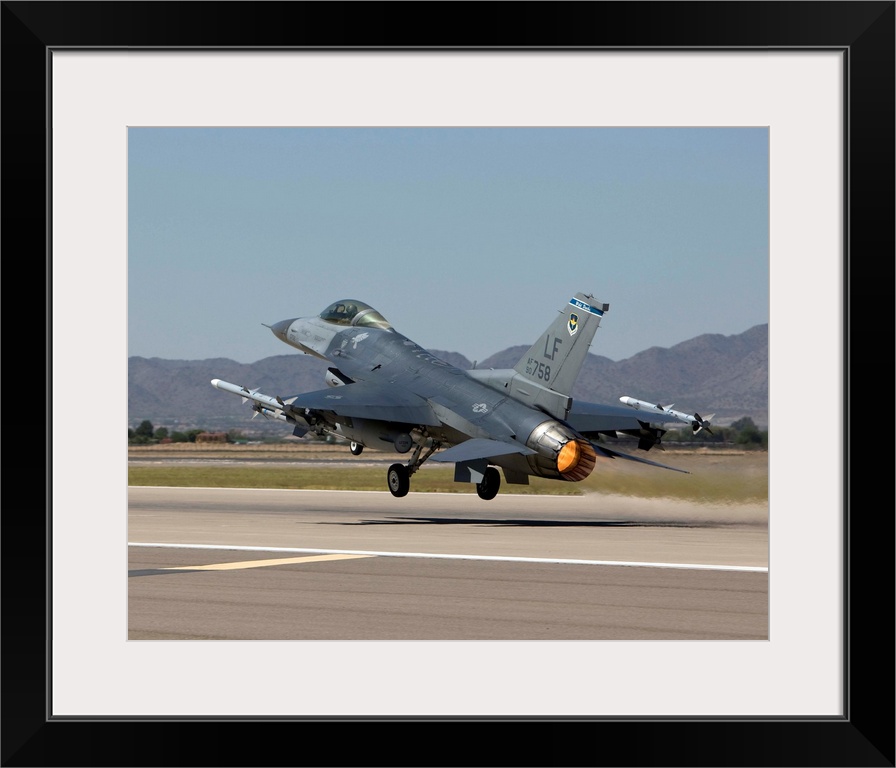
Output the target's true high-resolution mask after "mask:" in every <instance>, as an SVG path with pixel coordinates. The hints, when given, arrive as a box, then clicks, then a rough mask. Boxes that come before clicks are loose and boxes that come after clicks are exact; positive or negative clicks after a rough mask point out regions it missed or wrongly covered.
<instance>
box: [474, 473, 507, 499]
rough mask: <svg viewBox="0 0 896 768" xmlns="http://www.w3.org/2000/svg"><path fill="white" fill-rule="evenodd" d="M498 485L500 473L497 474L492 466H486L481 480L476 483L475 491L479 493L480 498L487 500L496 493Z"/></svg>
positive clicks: (499, 484) (499, 483)
mask: <svg viewBox="0 0 896 768" xmlns="http://www.w3.org/2000/svg"><path fill="white" fill-rule="evenodd" d="M500 487H501V475H500V474H498V470H497V469H495V468H494V467H488V468H486V470H485V474H484V475H483V476H482V482H481V483H476V493H478V494H479V498H480V499H485V500H486V501H488V500H489V499H493V498H495V496H497V495H498V489H499V488H500Z"/></svg>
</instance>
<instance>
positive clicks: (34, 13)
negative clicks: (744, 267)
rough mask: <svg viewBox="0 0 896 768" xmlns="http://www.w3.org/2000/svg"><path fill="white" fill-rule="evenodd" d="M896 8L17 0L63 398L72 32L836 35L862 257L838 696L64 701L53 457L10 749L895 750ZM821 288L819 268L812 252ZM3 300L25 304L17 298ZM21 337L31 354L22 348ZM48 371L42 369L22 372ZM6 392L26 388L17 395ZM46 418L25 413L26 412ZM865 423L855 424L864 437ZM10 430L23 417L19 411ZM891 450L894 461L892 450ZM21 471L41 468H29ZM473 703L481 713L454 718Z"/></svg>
mask: <svg viewBox="0 0 896 768" xmlns="http://www.w3.org/2000/svg"><path fill="white" fill-rule="evenodd" d="M894 8H896V4H894V2H836V1H831V2H815V1H814V0H806V2H775V1H772V2H712V1H708V2H694V3H691V2H681V3H678V2H573V3H566V2H555V3H541V2H531V3H513V2H509V3H492V2H477V3H442V2H433V3H425V4H424V3H385V4H381V3H369V4H368V3H351V2H345V3H326V2H319V3H306V2H220V3H219V2H166V1H161V2H117V1H115V0H113V1H110V2H79V1H77V0H72V1H71V2H3V3H2V17H0V18H2V41H0V42H2V48H0V54H2V65H3V66H2V103H3V111H2V116H3V117H2V120H3V130H2V149H3V164H2V192H3V209H2V216H3V228H2V238H3V240H2V242H3V244H4V245H5V246H7V248H6V249H5V253H6V257H7V258H6V263H7V266H8V267H9V266H13V265H14V266H16V268H17V272H16V273H14V274H12V275H11V276H12V277H13V278H15V279H14V282H12V283H8V285H12V286H13V288H14V289H16V290H17V289H18V286H19V285H20V284H21V282H20V278H21V276H22V275H23V274H24V270H25V269H26V267H27V280H25V281H24V284H26V285H29V286H30V285H36V284H43V285H44V287H45V288H46V290H45V291H44V296H43V302H44V307H45V311H44V312H43V313H41V315H39V316H40V317H42V318H43V319H44V321H45V322H46V327H45V334H44V337H45V339H46V342H47V346H46V349H45V354H44V357H43V358H42V359H40V360H38V362H37V364H36V365H37V367H38V368H43V369H44V370H45V372H46V374H47V375H46V377H45V381H46V394H47V398H48V399H49V398H50V395H51V387H50V373H51V371H50V366H49V354H48V350H49V349H50V343H51V338H50V323H49V311H50V308H49V302H48V300H47V292H48V290H49V288H48V285H49V283H48V278H49V263H50V258H49V245H50V243H51V239H50V237H49V232H48V224H49V222H48V217H47V211H48V180H49V160H48V143H47V139H48V134H49V126H50V124H51V123H50V120H51V117H52V116H51V115H50V113H49V107H48V92H49V91H48V89H49V87H50V79H49V63H50V55H49V54H50V52H51V51H53V50H59V49H62V48H73V49H94V48H120V49H123V48H135V49H137V48H144V47H151V48H163V49H164V48H189V49H196V50H211V49H220V50H228V49H232V48H233V47H240V48H253V47H259V48H271V47H282V48H295V47H323V48H332V49H344V50H348V49H358V48H371V47H377V48H380V47H384V48H398V49H432V48H443V47H445V48H452V49H457V48H460V49H463V48H482V49H489V50H498V51H500V50H511V49H516V50H533V49H539V48H544V49H557V48H563V49H581V50H588V49H596V48H600V49H608V50H609V49H627V50H649V49H654V48H661V49H669V48H685V49H687V48H694V49H701V50H707V49H710V50H711V49H718V50H729V49H737V48H745V49H755V48H768V49H776V50H780V49H784V50H787V49H789V50H793V51H797V52H798V51H806V50H815V49H818V50H822V49H823V50H832V49H836V50H841V51H843V53H844V54H845V56H844V60H845V66H844V78H845V79H844V82H845V84H846V93H847V105H846V107H847V108H846V110H845V125H844V136H845V150H846V152H845V155H846V158H847V168H846V173H845V175H844V184H845V189H844V201H845V203H844V205H845V209H844V221H845V228H844V248H845V250H844V252H845V253H846V254H847V258H846V263H845V264H844V275H843V277H844V280H843V286H844V297H843V302H844V307H845V309H846V312H845V317H844V319H843V328H842V332H843V338H844V348H845V360H844V375H845V381H844V390H843V391H844V393H845V394H844V396H845V402H844V403H843V411H844V414H845V418H846V423H845V430H844V435H845V440H846V445H845V446H844V457H845V459H844V467H843V470H844V483H843V487H844V512H845V520H844V563H845V583H844V585H843V590H844V604H845V607H846V612H845V616H844V621H845V626H846V631H845V637H844V670H845V679H844V681H843V697H844V698H843V700H844V713H845V714H844V716H843V717H837V718H820V717H806V718H800V717H786V718H776V717H773V716H769V717H767V718H741V719H729V718H724V717H709V718H699V719H697V718H676V717H670V718H658V719H627V718H599V719H597V718H596V719H587V718H573V719H569V720H564V719H561V718H521V719H513V718H482V719H480V718H457V719H451V718H426V717H420V718H407V719H399V720H396V719H390V718H376V717H370V718H354V719H353V718H342V719H339V720H333V719H326V718H321V719H305V720H302V721H301V722H296V721H293V720H286V719H283V720H281V719H277V718H272V719H262V718H244V719H242V718H221V719H213V718H203V719H186V718H185V719H177V718H159V719H149V718H148V719H129V718H120V717H111V718H109V719H105V720H103V719H91V718H70V719H65V720H60V719H56V718H51V717H49V715H48V690H49V672H50V668H49V662H50V659H49V648H50V645H49V635H48V616H49V610H48V589H49V584H50V579H49V576H50V574H49V557H48V553H49V542H48V519H49V510H50V508H51V503H52V500H51V498H50V496H49V477H48V473H47V472H44V474H43V476H42V478H41V481H40V482H39V485H40V486H45V487H46V488H47V497H46V500H47V503H46V512H45V514H40V513H39V511H36V510H34V509H33V508H32V507H31V505H28V504H20V503H16V504H14V505H11V504H7V509H6V514H5V515H3V522H2V525H3V534H4V535H3V537H2V555H3V558H2V567H3V576H4V578H3V580H2V604H0V606H2V620H3V642H2V665H3V667H2V676H0V685H2V735H3V738H2V745H0V748H2V765H4V766H63V765H64V766H76V765H89V766H107V765H108V766H138V765H216V766H231V765H234V766H236V765H295V764H313V765H378V764H386V765H393V766H395V765H471V764H481V765H562V766H571V765H617V766H628V765H632V766H635V765H638V766H654V765H656V766H659V765H663V766H708V765H715V766H720V765H731V766H739V765H745V766H746V765H749V766H893V765H894V754H896V750H894V722H896V716H894V700H896V696H894V663H893V661H894V659H893V656H894V654H893V648H894V578H893V576H894V569H893V565H894V547H893V542H894V516H893V509H894V504H893V502H892V497H891V496H890V494H891V493H892V490H891V489H892V483H891V478H892V458H891V456H892V453H891V451H892V448H891V445H890V440H889V439H883V440H882V439H881V437H882V435H881V434H880V433H881V432H882V433H883V435H885V436H886V437H887V438H889V434H890V431H891V426H890V424H889V423H888V422H889V418H888V417H887V416H886V414H884V415H883V417H881V414H880V413H879V412H878V411H879V409H875V412H873V413H872V414H869V415H868V417H867V418H863V413H864V411H863V408H865V407H867V405H868V403H867V402H866V399H867V398H868V397H869V396H870V397H872V398H873V399H874V401H875V402H877V403H880V402H883V403H886V402H888V400H889V398H888V397H887V394H888V393H889V392H892V391H893V390H892V386H891V385H892V380H891V379H890V378H889V377H890V375H891V371H892V358H891V354H892V350H893V349H894V346H893V343H892V333H893V327H894V324H893V317H894V301H893V299H894V297H893V291H894V274H893V270H894V253H896V248H894V143H896V141H894V71H896V69H894V61H896V60H894V18H896V16H894ZM424 14H425V15H424ZM417 18H419V19H421V20H422V19H424V18H437V19H438V23H437V24H422V23H420V24H416V25H414V31H413V32H412V33H408V32H404V33H403V34H400V33H399V30H407V29H408V26H407V23H408V20H409V19H410V20H411V21H413V20H414V19H417ZM409 39H410V41H411V42H408V40H409ZM32 251H38V252H40V251H43V253H44V254H45V255H44V258H43V259H32V258H31V256H30V254H31V252H32ZM26 254H28V256H27V258H25V255H26ZM34 264H38V265H39V267H38V269H39V272H40V278H43V279H40V278H35V275H34V274H33V265H34ZM809 269H810V268H809V267H808V266H807V271H809ZM807 288H808V289H810V290H811V276H810V275H808V274H807ZM17 306H21V305H17ZM7 308H9V309H12V305H11V304H9V303H8V304H7ZM12 311H15V312H16V314H18V312H19V310H18V309H12ZM25 314H26V316H27V317H28V323H27V325H26V327H25V328H24V329H23V328H22V324H21V323H19V322H12V323H11V322H9V320H10V319H11V318H8V322H7V334H6V340H7V342H9V341H10V340H11V339H13V338H15V339H16V340H17V341H18V340H19V339H20V338H22V337H23V336H24V334H22V331H23V330H25V331H26V332H27V335H28V338H29V340H31V339H33V337H34V336H35V335H38V334H35V333H34V325H35V322H34V318H35V316H36V315H37V314H38V313H37V312H35V311H34V310H33V309H30V308H29V309H28V310H27V311H26V312H25ZM37 325H40V323H39V322H38V323H37ZM13 331H15V336H13ZM869 335H870V336H873V342H871V343H872V344H873V346H871V347H869V346H868V343H869V342H867V341H863V339H865V338H867V337H868V336H869ZM882 335H883V336H885V339H884V340H885V341H886V342H887V343H886V344H884V345H880V343H879V337H880V336H882ZM32 346H33V344H32ZM20 350H23V347H22V345H21V344H13V346H12V347H9V346H7V353H8V354H7V359H8V360H10V359H11V360H13V361H16V359H17V358H18V357H19V355H18V354H17V355H12V352H13V351H16V352H17V353H18V352H19V351H20ZM25 359H30V358H29V356H28V355H25ZM30 367H31V366H30V365H29V368H30ZM882 370H883V371H884V379H885V380H884V381H883V382H881V371H882ZM33 378H34V376H33V374H31V373H30V372H29V375H28V376H27V379H28V380H31V379H33ZM882 383H883V385H884V386H883V387H882V386H881V384H882ZM881 391H882V392H883V396H881ZM73 394H74V393H73ZM81 394H83V393H81ZM6 404H7V406H10V405H11V404H14V403H11V402H10V399H7V401H6ZM61 405H62V404H57V403H50V402H48V403H47V405H46V407H45V409H44V412H45V414H46V418H47V429H46V432H45V434H42V435H40V437H41V438H43V439H41V440H40V445H39V446H34V447H28V448H27V449H24V450H23V449H21V448H19V443H18V437H17V436H16V442H15V443H14V444H13V446H12V447H11V446H9V445H8V446H7V449H8V450H7V470H8V475H7V476H8V478H9V477H12V478H13V480H14V481H16V482H14V483H13V484H10V483H7V490H8V491H9V493H8V496H11V495H12V492H13V491H15V490H16V489H18V492H19V493H23V494H26V496H25V498H26V499H27V498H28V497H27V493H28V490H29V489H30V486H27V487H24V488H23V487H22V485H21V483H19V482H17V481H18V476H17V475H18V472H16V471H15V470H17V469H18V465H19V464H20V463H21V464H23V465H24V464H25V462H26V461H27V462H29V465H30V463H31V462H33V455H32V453H33V452H34V451H36V452H38V454H43V455H45V456H49V446H50V445H51V443H50V439H51V434H50V429H49V427H50V420H51V419H53V418H60V417H61V411H62V409H61ZM15 407H16V408H17V409H18V408H25V407H26V405H25V404H24V403H21V404H15ZM789 416H791V417H792V418H805V419H806V420H807V438H806V439H807V450H809V449H811V450H825V449H826V448H830V449H831V450H835V449H839V448H840V447H839V446H832V445H829V440H827V438H826V436H825V434H823V433H815V434H813V433H812V422H813V420H812V418H811V414H809V415H807V414H801V413H800V410H799V407H798V404H796V403H795V404H793V411H792V413H791V414H789ZM859 430H861V432H860V431H859ZM36 432H37V430H33V429H32V430H30V431H29V432H28V434H31V433H36ZM853 432H856V434H857V435H858V437H859V438H860V439H862V442H861V443H859V442H857V444H856V448H855V449H853V448H852V440H851V438H852V434H853ZM7 435H8V437H9V436H11V435H10V432H9V430H7ZM35 437H37V435H35ZM862 443H864V444H862ZM10 454H12V455H10ZM884 457H885V458H886V461H887V465H886V467H883V466H880V465H881V463H882V460H883V458H884ZM45 467H49V461H47V463H46V464H45ZM23 468H24V466H23ZM23 474H24V476H25V477H28V476H30V473H28V472H27V471H26V472H25V473H23ZM882 478H883V479H885V480H886V482H885V483H882V482H881V479H882ZM11 487H12V489H13V491H10V488H11ZM868 487H870V488H872V489H874V496H873V497H868V496H867V495H863V494H862V493H861V491H862V490H863V489H866V488H868ZM882 488H883V490H882ZM881 493H883V503H881V500H880V498H879V497H880V496H881ZM869 498H871V499H872V503H869ZM807 536H808V539H807V546H811V532H807ZM595 661H596V663H600V660H597V659H596V660H595ZM521 674H525V670H521ZM362 725H364V726H375V727H376V728H375V730H374V728H369V729H368V728H366V727H365V728H364V730H363V731H362V732H360V733H359V732H358V730H357V729H358V728H359V727H360V726H362ZM397 725H406V726H407V728H405V729H403V730H402V731H401V732H400V736H401V738H400V739H399V738H396V736H398V735H399V732H397V731H396V730H395V726H397ZM459 725H465V726H467V727H466V728H465V729H464V731H463V732H461V733H458V732H456V728H457V726H459ZM484 726H492V727H490V728H485V727H484ZM452 727H453V728H452ZM337 729H338V730H337ZM359 735H360V736H361V737H362V738H358V736H359ZM457 736H460V737H461V738H457ZM496 737H497V738H496Z"/></svg>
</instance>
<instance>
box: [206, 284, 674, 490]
mask: <svg viewBox="0 0 896 768" xmlns="http://www.w3.org/2000/svg"><path fill="white" fill-rule="evenodd" d="M608 309H609V305H608V304H604V303H600V302H596V301H595V300H594V299H593V297H592V296H589V295H587V294H584V293H577V294H576V295H575V296H574V297H573V298H572V299H570V300H569V301H568V302H567V304H565V305H564V307H563V308H562V309H561V310H560V312H559V313H558V316H557V317H556V318H555V319H554V321H553V322H552V323H551V324H550V325H549V326H548V328H547V330H546V331H545V333H543V334H542V335H541V336H540V337H539V339H538V340H537V341H536V342H535V343H534V344H533V345H532V347H531V348H530V349H529V350H528V351H527V352H526V354H524V355H523V357H522V358H521V359H520V361H519V362H518V363H517V365H516V366H515V367H514V368H512V369H507V370H497V371H495V370H490V371H463V370H461V369H459V368H457V367H455V366H454V365H451V364H450V363H448V362H446V361H444V360H442V359H440V358H439V357H438V356H436V355H433V354H432V353H431V352H429V351H428V350H426V349H424V348H423V347H421V346H420V345H419V344H417V343H416V342H414V341H412V340H411V339H408V338H407V337H406V336H403V335H402V334H400V333H399V332H398V331H396V330H395V329H394V328H392V327H391V326H390V325H389V324H388V322H386V320H385V319H384V318H383V317H382V316H381V315H380V314H379V313H378V312H377V311H376V310H374V309H373V308H372V307H370V306H369V305H367V304H365V303H363V302H360V301H355V300H341V301H338V302H335V303H334V304H332V305H330V306H329V307H327V309H325V310H324V311H323V312H321V314H320V315H319V316H318V317H311V318H292V319H289V320H283V321H280V322H278V323H275V324H274V325H273V326H268V327H269V328H270V329H271V331H272V332H273V333H274V335H276V336H277V337H278V338H279V339H281V340H282V341H284V342H286V343H287V344H289V345H291V346H293V347H295V348H297V349H299V350H301V351H302V352H304V353H306V354H311V355H315V356H317V357H321V358H323V359H325V360H328V361H329V362H331V363H332V365H333V367H332V368H330V369H329V370H328V372H327V375H326V377H325V381H326V384H327V385H328V386H327V388H326V389H323V390H317V391H314V392H307V393H302V394H298V395H293V396H290V397H288V398H280V397H271V396H269V395H262V394H260V393H258V392H257V391H255V390H249V389H248V388H246V387H240V386H237V385H234V384H229V383H227V382H222V381H220V380H219V379H214V380H212V384H213V385H214V386H216V387H218V388H219V389H224V390H225V391H230V392H234V393H236V394H239V395H241V396H242V397H243V398H244V400H251V401H253V407H254V408H255V410H257V411H259V412H261V413H263V414H264V415H266V416H271V417H274V418H278V419H281V420H283V421H286V422H288V423H289V424H291V425H293V427H294V432H295V434H297V435H302V434H306V433H307V432H308V431H309V430H311V431H315V432H318V433H319V434H322V435H323V434H328V433H330V434H337V435H340V436H342V437H346V438H348V439H349V440H352V441H354V442H356V443H357V444H360V445H367V446H371V445H372V446H376V447H388V445H390V444H391V445H392V446H393V447H394V450H396V452H399V453H406V452H407V451H409V450H410V449H411V447H413V448H414V453H413V455H412V457H411V459H410V461H409V462H408V464H407V465H406V466H405V465H400V464H393V465H392V467H390V471H389V472H390V473H389V485H390V489H391V490H392V492H393V493H394V494H395V495H397V496H399V495H404V494H405V493H407V490H408V481H407V478H408V476H409V475H410V474H413V473H414V472H415V471H416V470H417V469H418V468H419V466H420V465H421V464H422V463H423V462H424V461H426V460H427V459H428V458H430V457H431V458H432V459H433V461H445V462H453V463H454V464H455V479H456V480H458V481H459V482H474V483H476V484H477V490H479V492H480V496H482V497H483V498H492V497H493V495H494V493H495V492H497V487H498V484H499V480H497V474H496V473H495V470H490V469H489V466H490V465H495V466H499V467H502V468H503V470H504V476H505V479H506V480H507V482H510V483H527V482H528V478H529V476H531V475H538V476H541V477H549V478H555V479H563V480H581V479H583V478H584V477H587V475H588V474H590V472H591V471H592V469H593V467H594V459H595V457H596V455H603V456H609V457H612V458H617V457H618V458H624V459H631V460H634V461H639V462H643V463H646V464H653V465H655V466H661V467H662V466H664V465H662V464H657V463H656V462H652V461H649V460H647V459H643V458H639V457H634V456H629V455H626V454H622V453H619V452H618V451H615V450H613V449H610V448H608V447H607V446H605V445H603V444H600V443H599V442H597V441H599V440H600V437H601V435H610V436H614V437H615V436H616V434H617V433H623V434H629V435H634V436H636V437H638V438H639V440H640V442H639V447H641V448H643V449H645V450H647V449H649V448H650V447H651V446H652V445H654V444H655V443H656V442H658V441H659V438H660V436H661V434H662V432H663V430H661V429H659V428H658V427H657V426H654V425H653V424H648V423H647V422H645V421H642V420H640V419H639V418H638V417H637V416H635V415H633V412H632V409H628V408H620V407H619V406H608V405H601V404H596V403H574V402H573V399H572V397H571V396H570V393H571V391H572V388H573V386H574V384H575V380H576V378H577V377H578V375H579V372H580V371H581V368H582V364H583V362H584V361H585V359H586V356H587V354H588V350H589V347H590V346H591V342H592V340H593V338H594V334H595V332H596V331H597V328H598V327H599V325H600V321H601V318H602V317H603V315H604V313H605V312H607V310H608ZM651 416H652V417H655V418H654V421H655V422H659V423H662V422H671V421H678V422H682V421H684V422H686V418H687V417H686V415H685V418H681V415H679V414H674V413H668V412H664V413H658V414H653V413H652V414H651ZM686 423H687V422H686ZM424 451H426V453H425V454H424V453H423V452H424ZM666 468H667V469H675V468H674V467H666ZM677 471H682V470H677Z"/></svg>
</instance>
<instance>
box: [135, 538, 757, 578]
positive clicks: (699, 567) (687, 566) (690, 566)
mask: <svg viewBox="0 0 896 768" xmlns="http://www.w3.org/2000/svg"><path fill="white" fill-rule="evenodd" d="M128 546H129V547H154V548H160V547H161V548H167V549H205V550H210V549H212V550H230V551H233V552H290V553H305V554H323V555H353V556H357V557H415V558H429V559H435V560H491V561H497V562H507V563H559V564H562V565H615V566H624V567H630V568H678V569H682V570H692V571H745V572H749V573H768V568H767V567H761V566H751V565H707V564H703V563H639V562H626V561H620V560H573V559H567V558H548V557H500V556H496V555H439V554H432V553H429V552H366V551H363V550H352V549H304V548H299V547H238V546H231V545H229V544H165V543H163V542H153V543H149V542H130V541H129V542H128ZM175 570H176V569H175Z"/></svg>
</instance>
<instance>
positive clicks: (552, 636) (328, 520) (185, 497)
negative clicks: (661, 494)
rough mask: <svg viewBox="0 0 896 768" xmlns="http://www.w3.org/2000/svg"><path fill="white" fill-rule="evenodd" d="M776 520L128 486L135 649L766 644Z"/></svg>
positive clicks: (694, 508)
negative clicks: (211, 644) (262, 644)
mask: <svg viewBox="0 0 896 768" xmlns="http://www.w3.org/2000/svg"><path fill="white" fill-rule="evenodd" d="M767 512H768V509H767V506H766V505H735V506H730V507H727V506H722V505H719V506H703V505H693V504H686V503H682V502H673V501H670V500H643V499H634V498H628V497H608V496H603V495H600V494H590V495H585V496H523V495H511V494H506V495H499V496H498V497H497V498H495V499H493V500H491V501H487V502H486V501H482V500H481V499H479V498H478V497H477V496H476V495H475V494H434V493H433V494H431V493H413V492H412V493H411V494H409V495H408V496H407V497H405V498H402V499H396V498H394V497H393V496H392V495H391V494H389V493H388V492H350V491H299V490H254V489H190V488H153V487H130V488H129V522H128V541H129V566H128V568H129V577H130V578H129V580H128V585H129V589H128V596H129V602H128V621H129V627H128V637H129V639H132V640H157V639H166V640H173V639H199V640H208V639H228V640H603V639H607V640H695V639H732V640H766V639H768V525H767Z"/></svg>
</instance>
